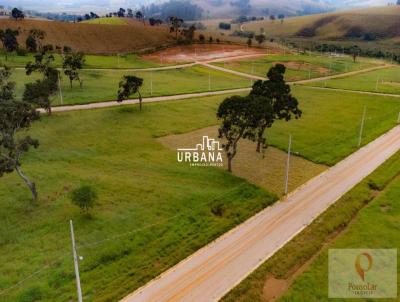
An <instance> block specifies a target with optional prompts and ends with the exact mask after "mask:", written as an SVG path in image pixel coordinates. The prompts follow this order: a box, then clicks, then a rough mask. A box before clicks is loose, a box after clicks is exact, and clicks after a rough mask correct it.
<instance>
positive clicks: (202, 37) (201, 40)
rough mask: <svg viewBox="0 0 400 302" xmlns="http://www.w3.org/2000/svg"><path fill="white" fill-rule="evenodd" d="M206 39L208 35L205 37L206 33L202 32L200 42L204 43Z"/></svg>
mask: <svg viewBox="0 0 400 302" xmlns="http://www.w3.org/2000/svg"><path fill="white" fill-rule="evenodd" d="M205 40H206V37H204V35H202V34H200V35H199V41H200V43H204V41H205Z"/></svg>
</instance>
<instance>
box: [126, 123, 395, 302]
mask: <svg viewBox="0 0 400 302" xmlns="http://www.w3.org/2000/svg"><path fill="white" fill-rule="evenodd" d="M399 149H400V126H397V127H396V128H394V129H392V130H391V131H389V132H388V133H386V134H385V135H383V136H381V137H379V138H378V139H376V140H375V141H373V142H371V143H370V144H369V145H367V146H365V147H363V148H361V149H360V150H359V151H357V152H355V153H354V154H352V155H350V156H349V157H348V158H346V159H345V160H343V161H341V162H340V163H338V164H337V165H336V166H334V167H332V168H330V169H329V170H327V171H326V172H324V173H322V174H321V175H319V176H317V177H316V178H314V179H312V180H310V181H309V182H308V183H306V184H305V185H303V186H302V187H300V188H298V189H297V190H295V191H294V192H293V193H291V194H290V195H289V196H288V197H287V199H286V200H283V201H281V202H278V203H276V204H275V205H273V206H271V207H269V208H267V209H265V210H263V211H262V212H260V213H259V214H257V215H255V216H253V217H252V218H250V219H249V220H248V221H246V222H245V223H243V224H241V225H239V226H238V227H236V228H234V229H233V230H231V231H229V232H228V233H226V234H225V235H223V236H221V237H220V238H218V239H217V240H215V241H214V242H212V243H210V244H208V245H207V246H205V247H203V248H202V249H200V250H199V251H197V252H196V253H194V254H193V255H192V256H190V257H188V258H187V259H185V260H183V261H182V262H180V263H179V264H177V265H176V266H174V267H172V268H171V269H169V270H168V271H166V272H165V273H163V274H162V275H160V276H159V277H158V278H156V279H154V280H153V281H151V282H149V283H148V284H147V285H145V286H144V287H142V288H140V289H138V290H136V291H135V292H134V293H132V294H131V295H129V296H127V297H126V298H124V299H123V300H122V301H123V302H136V301H140V302H144V301H145V302H152V301H154V302H162V301H190V302H197V301H198V302H208V301H217V300H219V299H220V298H221V297H222V296H223V295H224V294H225V293H227V292H228V291H229V290H230V289H231V288H233V287H234V286H235V285H237V284H238V283H239V282H240V281H241V280H242V279H244V278H245V277H246V276H247V275H248V274H250V273H251V272H252V271H253V270H254V269H256V268H257V267H258V266H259V265H260V264H261V263H263V262H264V261H265V260H266V259H268V258H269V257H271V255H273V254H274V253H275V252H276V251H277V250H279V249H280V248H281V247H282V246H283V245H284V244H285V243H287V242H288V241H289V240H290V239H291V238H293V237H294V236H295V235H296V234H298V233H299V232H300V231H301V230H302V229H304V228H305V227H306V226H307V225H308V224H310V223H311V222H312V221H313V220H314V219H315V218H316V217H317V216H318V215H319V214H321V213H322V212H323V211H324V210H326V209H327V208H328V207H329V206H330V205H331V204H333V203H334V202H335V201H336V200H338V199H339V198H340V197H341V196H342V195H343V194H345V193H346V192H347V191H349V190H350V189H351V188H352V187H353V186H355V185H356V184H357V183H359V182H360V181H361V180H362V179H363V178H365V177H366V176H367V175H369V174H370V173H371V172H372V171H374V170H375V169H376V168H377V167H378V166H380V165H381V164H382V163H383V162H384V161H385V160H387V159H388V158H389V157H390V156H391V155H393V154H394V153H395V152H397V151H398V150H399Z"/></svg>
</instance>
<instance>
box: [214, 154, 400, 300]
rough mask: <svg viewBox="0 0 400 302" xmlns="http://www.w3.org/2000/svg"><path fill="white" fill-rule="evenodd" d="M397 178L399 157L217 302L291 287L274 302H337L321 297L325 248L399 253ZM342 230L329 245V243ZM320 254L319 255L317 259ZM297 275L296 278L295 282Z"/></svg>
mask: <svg viewBox="0 0 400 302" xmlns="http://www.w3.org/2000/svg"><path fill="white" fill-rule="evenodd" d="M399 175H400V152H398V153H397V154H395V155H394V156H393V157H392V158H390V159H389V160H388V161H387V162H386V163H384V164H383V165H382V166H381V167H379V168H378V169H377V170H376V171H374V172H373V173H372V174H371V175H370V176H368V177H367V178H366V179H365V180H363V181H362V182H361V183H360V184H358V185H357V186H355V187H354V188H353V189H352V190H350V191H349V192H348V193H347V194H345V195H344V196H343V197H342V198H340V199H339V200H338V201H337V202H336V203H335V204H334V205H332V206H331V207H330V208H329V209H328V210H327V211H325V212H324V213H323V214H321V215H320V216H319V217H318V218H317V219H316V220H315V221H314V222H313V223H312V224H311V225H310V226H309V227H307V228H306V229H304V230H303V231H302V232H301V233H300V234H299V235H297V236H296V237H295V238H294V239H293V240H291V241H290V242H289V243H288V244H286V245H285V246H284V247H283V248H282V249H280V250H279V251H278V252H277V253H276V254H275V255H273V256H272V257H271V258H270V259H268V260H267V261H266V262H264V263H263V264H262V265H261V266H260V267H259V268H258V269H257V270H255V271H254V272H253V273H252V274H250V275H249V277H247V278H246V279H245V280H243V281H242V282H241V283H240V284H239V285H238V286H237V287H235V288H234V289H233V290H232V291H231V292H229V293H228V294H227V295H226V296H225V297H224V298H223V299H222V301H223V302H244V301H246V302H247V301H248V302H250V301H251V302H257V301H260V302H261V301H266V300H267V299H268V297H271V292H274V293H275V294H277V296H278V297H279V296H281V295H282V294H283V293H285V291H286V290H287V289H288V287H289V286H290V285H291V284H292V282H293V281H294V283H293V285H292V287H291V288H290V289H289V291H288V292H287V293H286V294H285V295H284V296H283V297H282V298H281V299H280V300H279V301H299V302H304V301H310V302H313V301H315V302H317V301H318V302H319V301H332V300H333V301H339V300H338V299H336V300H335V299H328V297H327V295H328V284H327V282H328V271H327V265H328V259H327V257H328V254H327V251H326V248H399V247H400V246H399V241H398V240H397V238H398V229H399V217H400V207H399V204H398V202H397V200H398V196H399V193H400V179H399ZM367 204H369V205H368V206H367V207H366V208H364V207H365V206H366V205H367ZM360 210H361V212H360ZM353 219H354V220H353ZM351 221H353V223H351V224H350V222H351ZM349 224H350V226H349V227H348V229H345V228H346V227H347V226H348V225H349ZM344 230H345V232H344V233H343V234H342V235H341V236H339V237H338V239H336V240H337V241H336V242H334V243H333V244H332V240H333V239H335V238H337V236H338V234H341V232H343V231H344ZM321 249H323V252H322V253H321V254H320V255H318V254H317V253H319V252H320V251H321ZM314 255H317V256H318V257H317V258H315V259H314V258H313V261H314V262H313V263H312V265H311V267H310V259H312V257H315V256H314ZM309 267H310V268H309ZM307 268H309V269H308V270H307ZM304 271H305V272H304ZM302 272H304V273H302ZM299 273H300V277H299V278H298V279H295V278H296V277H298V275H299ZM301 273H302V274H301ZM293 279H294V280H293ZM277 288H280V289H278V290H277ZM275 297H276V296H275ZM379 300H381V299H379ZM340 301H344V300H342V299H341V300H340ZM349 301H352V300H349ZM361 301H363V300H361ZM368 301H369V300H368ZM383 301H386V300H383ZM390 301H393V300H390Z"/></svg>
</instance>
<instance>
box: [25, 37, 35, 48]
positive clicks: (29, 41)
mask: <svg viewBox="0 0 400 302" xmlns="http://www.w3.org/2000/svg"><path fill="white" fill-rule="evenodd" d="M25 45H26V49H27V50H28V51H30V52H35V51H36V50H37V43H36V40H35V38H33V37H32V36H31V35H29V36H28V37H27V38H26V41H25Z"/></svg>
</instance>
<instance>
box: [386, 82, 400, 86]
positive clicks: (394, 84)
mask: <svg viewBox="0 0 400 302" xmlns="http://www.w3.org/2000/svg"><path fill="white" fill-rule="evenodd" d="M382 84H383V85H388V86H392V87H400V82H393V81H382Z"/></svg>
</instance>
